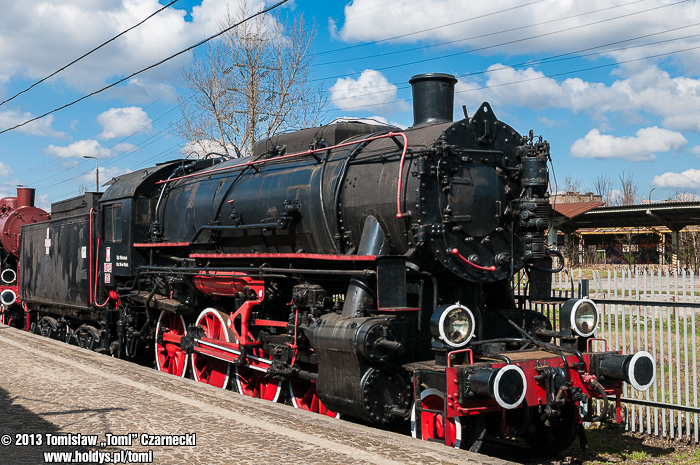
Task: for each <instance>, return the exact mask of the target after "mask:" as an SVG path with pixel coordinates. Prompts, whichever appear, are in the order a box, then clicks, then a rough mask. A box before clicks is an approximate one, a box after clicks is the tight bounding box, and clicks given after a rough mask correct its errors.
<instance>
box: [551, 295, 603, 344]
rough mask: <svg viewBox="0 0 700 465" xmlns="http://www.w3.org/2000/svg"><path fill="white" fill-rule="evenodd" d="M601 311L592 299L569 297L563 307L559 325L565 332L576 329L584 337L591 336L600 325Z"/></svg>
mask: <svg viewBox="0 0 700 465" xmlns="http://www.w3.org/2000/svg"><path fill="white" fill-rule="evenodd" d="M599 321H600V311H599V310H598V307H597V306H596V304H595V303H594V302H593V301H592V300H591V299H587V298H584V299H569V300H567V301H566V302H565V303H564V305H563V306H562V307H561V311H560V313H559V325H560V328H561V331H562V333H563V334H567V333H569V334H570V333H571V331H574V332H575V333H576V334H578V335H579V336H582V337H590V336H592V335H593V333H594V332H595V330H596V328H597V327H598V322H599Z"/></svg>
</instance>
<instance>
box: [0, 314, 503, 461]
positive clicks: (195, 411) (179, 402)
mask: <svg viewBox="0 0 700 465" xmlns="http://www.w3.org/2000/svg"><path fill="white" fill-rule="evenodd" d="M0 366H1V367H2V368H1V369H2V374H1V375H0V440H1V444H0V463H1V464H20V463H27V464H37V463H46V459H47V458H48V459H51V458H53V459H57V460H62V463H68V462H67V459H69V458H70V459H71V460H72V461H73V463H100V460H102V461H103V462H104V463H113V462H115V461H120V462H122V463H124V462H127V463H129V460H130V461H131V462H130V463H146V462H148V460H152V463H159V464H182V463H187V464H224V463H231V464H242V463H251V464H263V463H275V464H278V463H303V464H315V463H318V464H321V463H323V464H342V463H352V464H357V465H359V464H382V465H391V464H407V463H416V464H423V463H424V464H436V463H439V464H457V463H460V464H464V463H470V464H472V463H473V464H488V465H496V464H505V463H508V462H505V461H502V460H499V459H495V458H491V457H487V456H483V455H479V454H473V453H469V452H466V451H460V450H454V449H450V448H448V447H445V446H442V445H439V444H434V443H428V442H424V441H418V440H415V439H412V438H411V437H409V436H403V435H399V434H395V433H389V432H384V431H380V430H377V429H373V428H368V427H364V426H361V425H356V424H353V423H350V422H346V421H343V420H334V419H331V418H327V417H323V416H321V415H317V414H313V413H309V412H305V411H300V410H296V409H294V408H292V407H289V406H286V405H283V404H273V403H271V402H266V401H260V400H256V399H250V398H247V397H244V396H241V395H239V394H236V393H234V392H231V391H223V390H219V389H215V388H211V387H210V386H206V385H202V384H200V383H197V382H195V381H192V380H189V379H181V378H176V377H174V376H171V375H165V374H162V373H159V372H157V371H156V370H153V369H149V368H146V367H142V366H138V365H135V364H132V363H128V362H125V361H122V360H116V359H113V358H110V357H107V356H104V355H99V354H96V353H94V352H90V351H87V350H84V349H80V348H77V347H73V346H69V345H67V344H63V343H61V342H58V341H53V340H50V339H46V338H43V337H40V336H37V335H33V334H29V333H26V332H23V331H19V330H16V329H13V328H9V327H7V326H4V325H0ZM108 434H111V435H115V436H112V438H111V439H112V440H113V441H115V444H114V445H109V444H105V445H104V446H101V444H100V443H101V442H107V439H108V436H107V435H108ZM143 434H147V435H155V439H150V440H152V441H156V442H157V441H161V440H169V441H170V440H174V441H182V442H185V443H188V444H191V443H192V441H193V440H194V441H195V444H196V445H187V444H186V445H144V444H142V442H147V439H148V438H145V437H142V435H143ZM193 434H194V436H193ZM81 435H82V436H81ZM162 435H175V436H171V437H170V438H169V439H164V437H163V436H162ZM183 435H188V436H183ZM91 436H93V437H91ZM94 436H96V437H94ZM8 439H9V442H10V445H5V443H6V442H8ZM93 439H96V441H97V444H96V445H95V446H92V445H91V444H87V443H86V442H85V441H90V440H93ZM18 440H20V441H24V443H25V444H27V445H16V442H17V441H18ZM121 441H123V442H121ZM47 442H51V444H47ZM64 442H70V444H69V445H61V444H62V443H64ZM39 443H41V444H39ZM46 452H49V453H64V454H65V455H64V456H62V457H61V456H57V455H53V456H45V455H44V453H46ZM100 454H101V455H100ZM108 454H109V456H107V455H108Z"/></svg>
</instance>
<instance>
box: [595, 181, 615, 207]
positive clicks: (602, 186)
mask: <svg viewBox="0 0 700 465" xmlns="http://www.w3.org/2000/svg"><path fill="white" fill-rule="evenodd" d="M612 188H613V182H612V179H610V176H608V175H607V174H605V173H600V174H599V175H597V176H596V177H595V178H593V193H594V194H597V195H600V197H601V198H602V199H603V202H605V205H610V200H611V195H612Z"/></svg>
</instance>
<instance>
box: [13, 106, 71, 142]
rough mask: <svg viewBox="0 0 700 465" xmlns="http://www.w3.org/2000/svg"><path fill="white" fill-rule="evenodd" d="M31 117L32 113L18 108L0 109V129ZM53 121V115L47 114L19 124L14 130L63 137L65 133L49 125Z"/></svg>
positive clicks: (34, 134) (32, 116) (36, 134)
mask: <svg viewBox="0 0 700 465" xmlns="http://www.w3.org/2000/svg"><path fill="white" fill-rule="evenodd" d="M32 118H34V115H32V114H31V113H29V112H21V111H18V110H9V111H0V131H1V130H3V129H7V128H11V127H14V126H16V125H18V124H21V123H23V122H25V121H28V120H30V119H32ZM53 122H54V117H53V115H49V116H47V117H45V118H42V119H40V120H37V121H34V122H31V123H29V124H26V125H24V126H20V127H19V128H17V129H15V131H17V132H20V133H22V134H29V135H32V136H44V137H65V136H66V133H64V132H61V131H56V130H55V129H54V128H53V127H51V126H52V125H53Z"/></svg>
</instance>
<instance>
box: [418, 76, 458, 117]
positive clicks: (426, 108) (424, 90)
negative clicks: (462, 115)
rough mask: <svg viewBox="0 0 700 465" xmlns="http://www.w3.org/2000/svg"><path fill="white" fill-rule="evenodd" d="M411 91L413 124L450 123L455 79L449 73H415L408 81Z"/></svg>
mask: <svg viewBox="0 0 700 465" xmlns="http://www.w3.org/2000/svg"><path fill="white" fill-rule="evenodd" d="M408 82H409V84H411V88H412V93H413V125H414V126H418V125H420V124H437V123H451V122H452V114H453V109H452V107H453V105H454V99H455V84H456V83H457V79H455V77H454V76H453V75H451V74H442V73H426V74H417V75H415V76H413V77H412V78H411V79H410V80H409V81H408Z"/></svg>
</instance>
